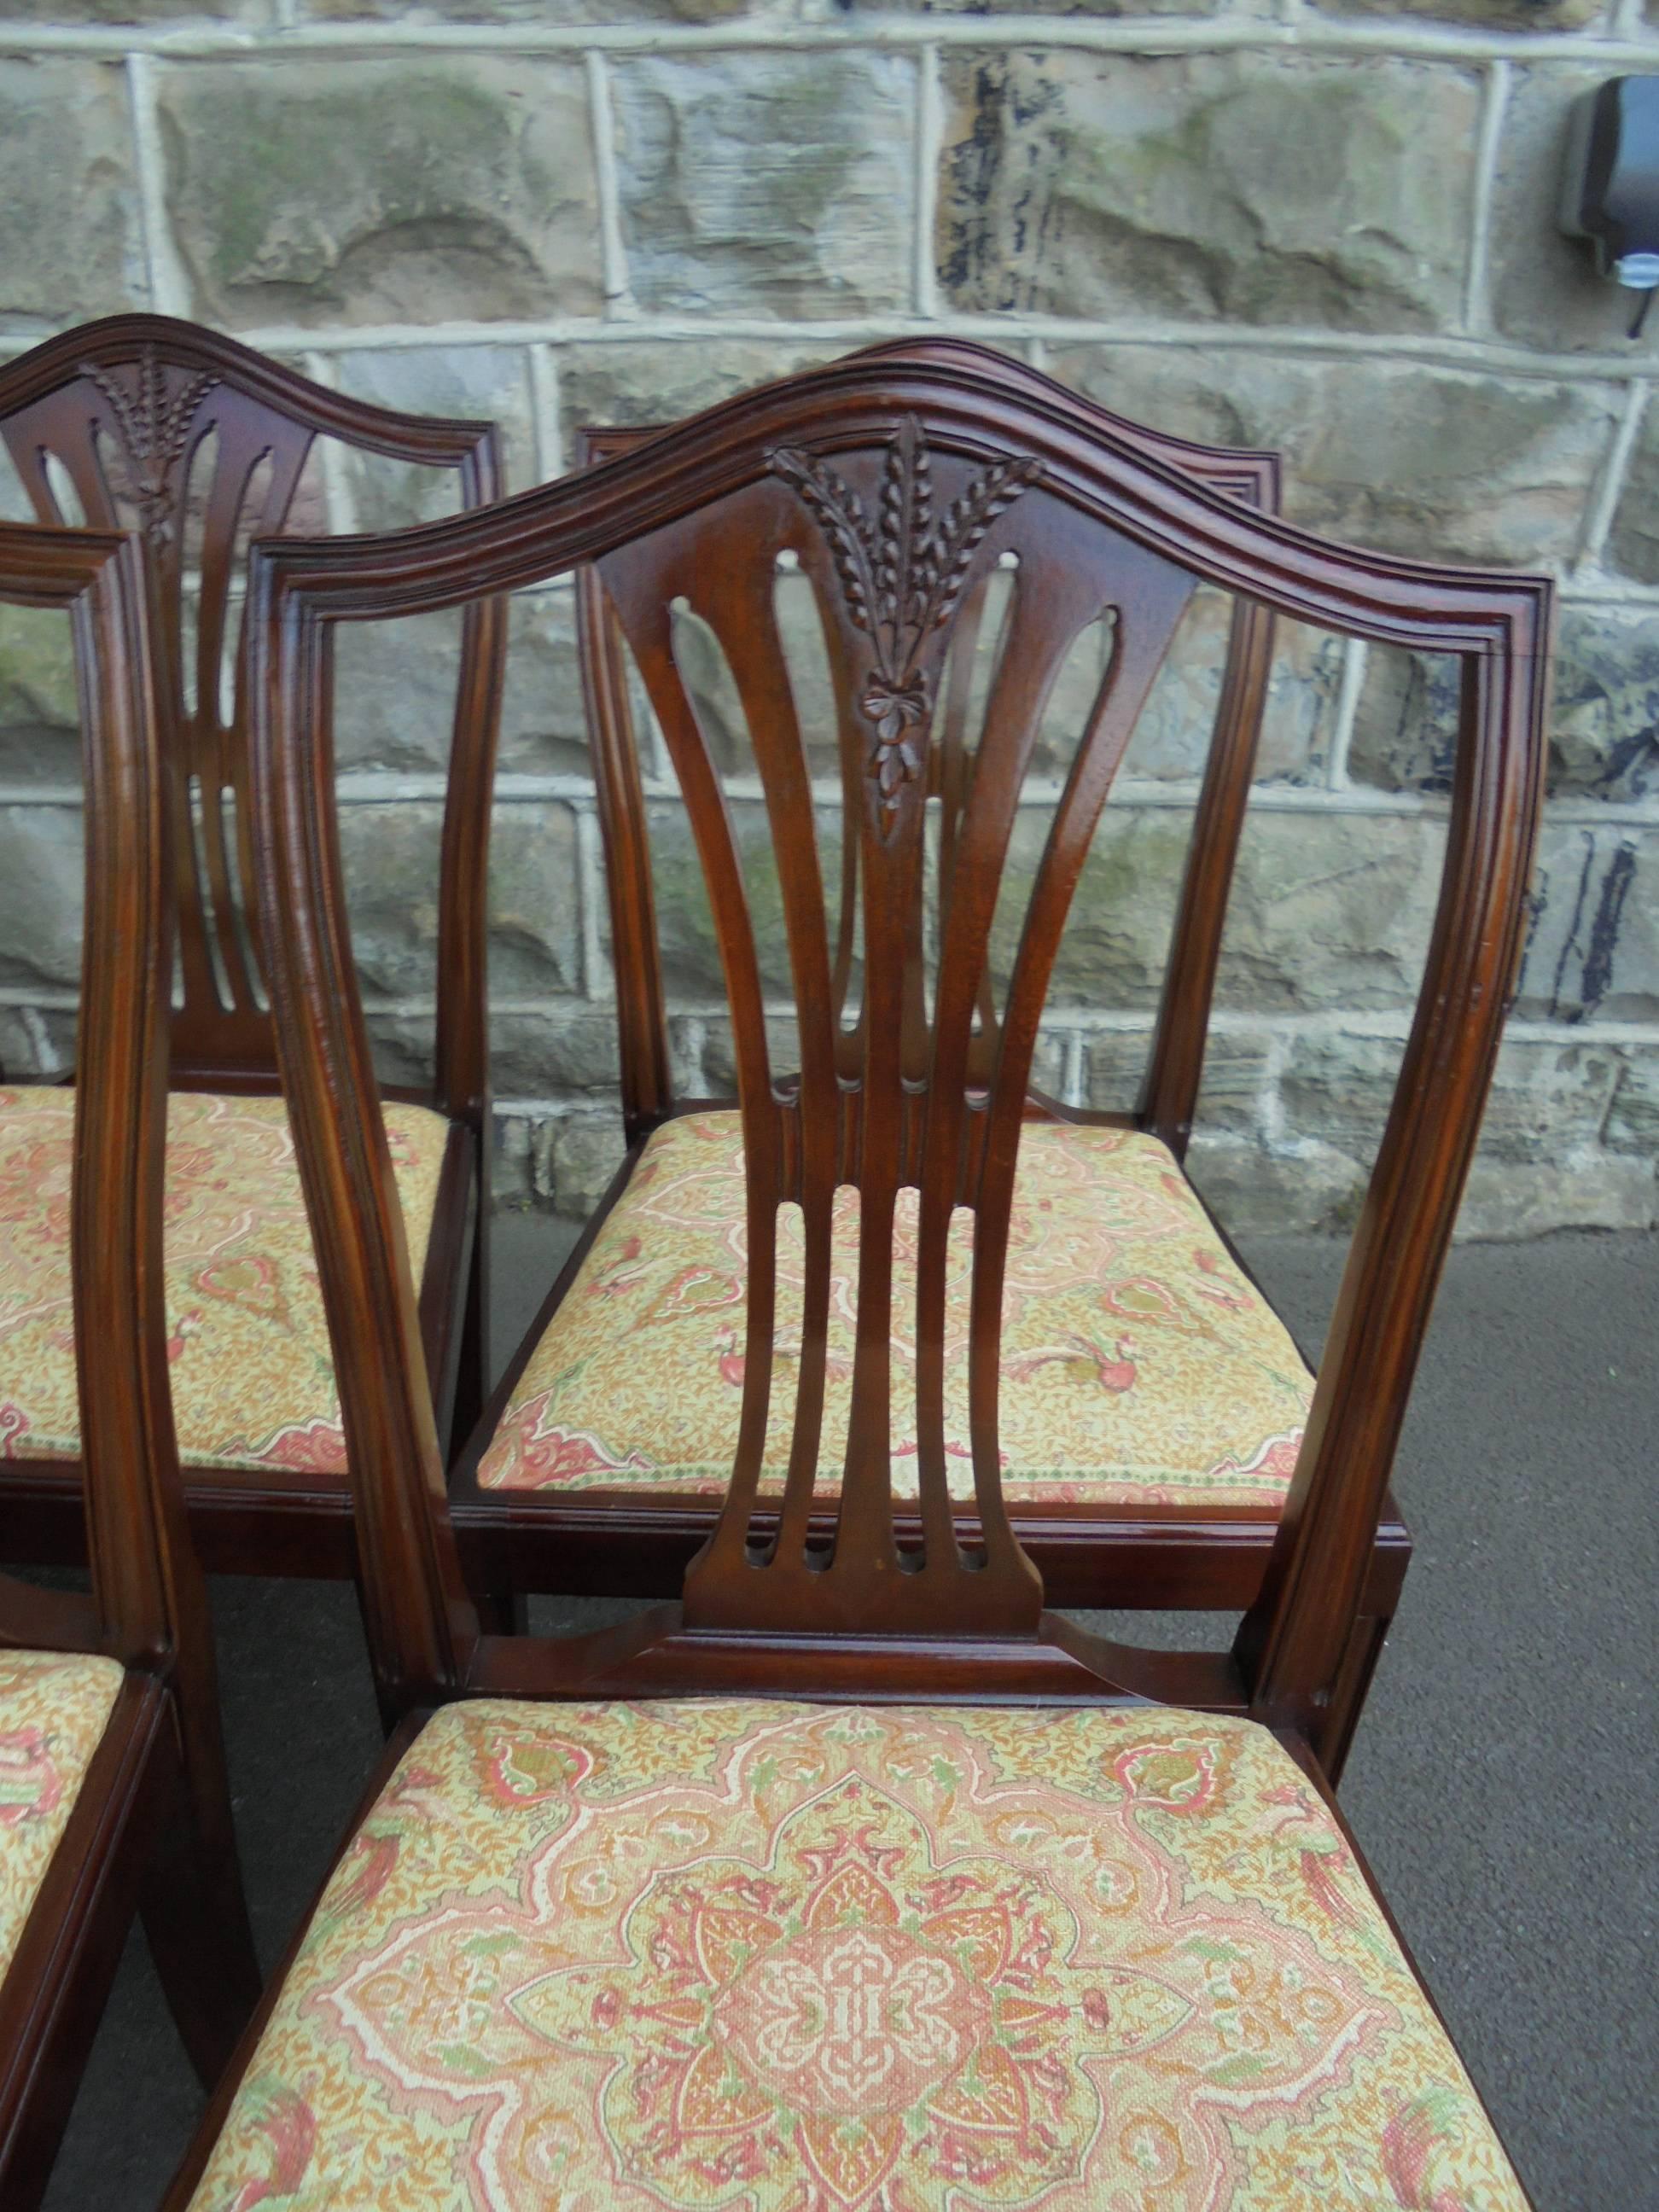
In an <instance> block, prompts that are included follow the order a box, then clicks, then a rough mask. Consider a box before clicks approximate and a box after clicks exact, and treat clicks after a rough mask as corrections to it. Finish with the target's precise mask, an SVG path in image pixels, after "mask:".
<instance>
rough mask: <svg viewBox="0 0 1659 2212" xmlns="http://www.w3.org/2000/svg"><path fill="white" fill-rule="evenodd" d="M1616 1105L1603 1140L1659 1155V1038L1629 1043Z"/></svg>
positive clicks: (1618, 1149) (1645, 1155) (1652, 1156)
mask: <svg viewBox="0 0 1659 2212" xmlns="http://www.w3.org/2000/svg"><path fill="white" fill-rule="evenodd" d="M1620 1060H1621V1061H1622V1063H1623V1064H1622V1066H1621V1067H1620V1075H1619V1084H1618V1087H1617V1089H1616V1090H1615V1091H1614V1092H1613V1104H1612V1107H1611V1108H1610V1109H1609V1110H1608V1114H1607V1121H1606V1122H1605V1124H1604V1125H1603V1127H1602V1131H1601V1139H1602V1142H1603V1143H1604V1144H1606V1145H1607V1146H1609V1147H1610V1149H1611V1150H1613V1152H1638V1153H1640V1154H1641V1156H1642V1157H1643V1158H1644V1159H1646V1160H1648V1161H1650V1162H1651V1161H1652V1160H1654V1159H1655V1158H1659V1041H1656V1043H1655V1044H1654V1045H1653V1046H1650V1047H1647V1048H1644V1047H1642V1046H1640V1045H1632V1046H1626V1047H1625V1048H1623V1050H1622V1052H1621V1053H1620Z"/></svg>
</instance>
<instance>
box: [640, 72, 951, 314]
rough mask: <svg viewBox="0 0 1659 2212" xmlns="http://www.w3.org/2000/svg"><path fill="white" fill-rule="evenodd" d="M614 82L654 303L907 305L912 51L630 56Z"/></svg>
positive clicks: (645, 277) (752, 309)
mask: <svg viewBox="0 0 1659 2212" xmlns="http://www.w3.org/2000/svg"><path fill="white" fill-rule="evenodd" d="M611 83H612V87H613V90H614V97H615V101H616V114H617V181H618V185H619V187H620V191H621V196H622V220H623V236H624V240H625V242H626V245H627V249H628V264H629V279H630V282H631V284H632V288H633V291H634V296H635V299H636V300H637V301H639V303H640V305H641V307H648V308H651V309H653V310H655V311H659V312H663V313H676V314H678V313H695V312H696V311H698V310H710V309H712V310H714V311H715V312H722V313H733V312H737V311H742V312H744V313H763V314H778V315H813V314H820V315H821V314H835V313H857V312H859V311H861V310H864V309H868V308H872V307H898V306H901V305H902V304H904V302H905V299H906V295H907V290H908V281H909V269H910V264H909V246H908V240H909V235H910V224H911V220H912V213H911V211H912V208H913V204H914V163H913V161H912V159H911V155H910V141H911V135H912V131H913V127H914V118H915V63H914V61H913V60H912V59H911V58H909V57H908V56H907V55H899V54H881V53H870V54H862V53H836V52H819V53H802V54H783V53H778V54H749V53H744V54H735V53H733V54H720V55H713V54H711V55H707V56H697V57H695V58H690V57H688V58H664V57H644V56H641V57H639V58H629V59H627V60H623V61H618V62H617V64H615V65H614V67H613V70H612V73H611Z"/></svg>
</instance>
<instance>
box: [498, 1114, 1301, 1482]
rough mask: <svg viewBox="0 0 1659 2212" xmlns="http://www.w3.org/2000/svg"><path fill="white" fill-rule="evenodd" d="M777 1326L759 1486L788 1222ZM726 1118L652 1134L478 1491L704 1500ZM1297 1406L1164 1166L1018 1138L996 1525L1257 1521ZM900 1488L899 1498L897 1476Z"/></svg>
mask: <svg viewBox="0 0 1659 2212" xmlns="http://www.w3.org/2000/svg"><path fill="white" fill-rule="evenodd" d="M856 1209H857V1198H856V1194H855V1193H854V1192H853V1191H852V1190H850V1189H847V1188H843V1189H842V1190H841V1191H840V1192H839V1193H838V1194H837V1199H836V1231H835V1260H834V1266H835V1271H836V1272H835V1280H834V1285H833V1288H832V1291H831V1298H830V1318H829V1373H828V1385H827V1389H826V1402H825V1411H824V1422H823V1437H822V1442H821V1446H820V1450H819V1474H818V1482H819V1488H820V1492H823V1493H829V1492H833V1490H834V1488H835V1487H836V1485H837V1484H838V1482H839V1479H840V1470H841V1465H842V1455H843V1453H844V1451H845V1449H846V1443H847V1420H848V1408H849V1405H850V1387H849V1386H850V1377H851V1374H852V1363H853V1346H854V1323H855V1320H856V1314H857V1301H858V1251H857V1211H856ZM970 1223H971V1216H970V1215H969V1214H968V1213H967V1212H963V1211H958V1212H957V1217H956V1220H955V1223H954V1225H953V1229H952V1235H951V1278H950V1288H949V1292H948V1297H947V1305H946V1370H945V1447H946V1452H947V1462H946V1463H947V1467H948V1468H949V1471H950V1475H951V1487H952V1491H953V1492H955V1493H956V1494H957V1495H958V1496H960V1497H963V1498H969V1497H971V1496H972V1492H973V1474H972V1463H971V1460H970V1457H969V1447H968V1292H969V1256H970V1249H971V1247H970V1233H971V1232H970ZM915 1232H916V1194H915V1192H914V1191H902V1192H901V1193H900V1194H899V1215H898V1224H897V1227H896V1232H895V1241H894V1250H895V1266H894V1294H893V1311H894V1315H895V1317H896V1333H895V1337H894V1346H895V1354H896V1356H895V1360H894V1370H895V1371H894V1388H893V1407H894V1412H893V1420H894V1431H893V1460H894V1467H895V1471H896V1477H897V1482H898V1486H899V1487H900V1488H901V1489H903V1488H904V1487H905V1482H904V1476H905V1472H906V1469H907V1466H908V1467H909V1468H912V1469H913V1468H914V1464H915V1449H916V1445H915V1424H914V1415H913V1412H912V1408H913V1407H914V1405H915V1392H914V1389H913V1388H910V1387H908V1386H907V1385H906V1383H905V1372H904V1370H905V1368H906V1365H907V1364H908V1363H909V1362H911V1361H913V1359H914V1356H915V1346H914V1334H913V1325H912V1322H911V1316H913V1315H914V1312H915V1258H916V1234H915ZM778 1243H779V1255H778V1257H779V1267H778V1272H779V1294H778V1328H777V1332H776V1338H775V1351H774V1353H773V1384H772V1399H771V1419H770V1425H769V1433H768V1437H767V1449H766V1466H765V1474H764V1478H763V1480H764V1484H765V1486H766V1487H768V1488H771V1489H781V1487H782V1485H783V1480H784V1476H785V1474H786V1473H787V1467H788V1443H789V1431H790V1425H791V1421H792V1419H793V1406H794V1395H795V1375H796V1362H797V1360H798V1358H799V1346H800V1318H799V1317H800V1304H801V1283H802V1239H801V1228H800V1212H799V1207H796V1206H787V1207H786V1208H784V1209H783V1212H782V1214H781V1219H780V1224H779V1238H778ZM745 1267H746V1246H745V1233H744V1181H743V1142H742V1133H741V1128H740V1125H739V1121H738V1115H736V1114H732V1113H720V1114H705V1115H695V1116H687V1117H685V1118H684V1119H683V1120H679V1121H671V1122H669V1123H667V1124H666V1125H665V1127H662V1128H661V1129H659V1130H658V1131H657V1133H655V1135H654V1136H653V1138H652V1139H651V1141H650V1143H649V1144H648V1145H647V1147H646V1150H645V1152H644V1154H643V1155H642V1157H641V1160H640V1164H639V1166H638V1167H637V1168H636V1170H635V1173H634V1176H633V1177H632V1179H631V1181H630V1182H629V1186H628V1188H627V1190H626V1192H625V1193H624V1194H623V1198H622V1199H621V1200H620V1201H619V1203H618V1204H617V1207H616V1209H615V1211H614V1212H612V1213H611V1217H610V1219H609V1220H608V1222H607V1223H606V1225H605V1229H604V1231H602V1233H601V1234H600V1236H599V1238H598V1239H597V1241H596V1242H595V1243H594V1246H593V1249H592V1251H591V1252H590V1253H589V1254H588V1255H587V1258H586V1261H584V1263H583V1265H582V1267H581V1270H580V1273H579V1274H578V1276H577V1278H576V1280H575V1282H574V1285H572V1288H571V1291H570V1294H569V1296H568V1297H567V1298H566V1299H565V1300H564V1302H563V1304H562V1305H561V1307H560V1309H559V1310H558V1312H557V1314H556V1316H554V1319H553V1321H552V1322H551V1324H550V1327H549V1328H548V1330H547V1333H546V1334H545V1335H544V1337H543V1339H542V1340H541V1343H540V1344H539V1346H538V1347H537V1349H536V1351H535V1353H534V1354H533V1356H532V1358H531V1361H530V1363H529V1365H528V1366H527V1367H526V1370H525V1373H524V1376H523V1377H522V1379H521V1381H520V1383H519V1386H518V1388H517V1389H516V1390H515V1391H514V1393H513V1398H512V1401H511V1403H510V1404H509V1406H508V1407H507V1412H506V1413H505V1414H504V1415H503V1417H502V1419H501V1425H500V1426H499V1428H498V1429H497V1431H496V1433H495V1438H494V1440H493V1442H492V1443H491V1444H490V1447H489V1451H488V1453H487V1454H486V1455H485V1456H484V1459H483V1462H482V1463H481V1465H480V1467H479V1469H478V1480H479V1482H480V1483H481V1484H482V1485H483V1486H484V1487H485V1488H487V1489H502V1490H557V1491H565V1492H572V1491H586V1490H616V1489H618V1488H628V1489H635V1488H638V1487H647V1488H651V1489H658V1490H663V1489H666V1490H674V1491H678V1492H686V1491H713V1492H720V1491H723V1490H724V1489H725V1487H726V1482H727V1480H729V1478H730V1475H731V1470H732V1457H733V1455H734V1453H735V1452H736V1449H737V1441H738V1409H739V1407H740V1404H741V1401H742V1392H743V1377H744V1279H745ZM1312 1390H1313V1383H1312V1378H1311V1376H1310V1375H1309V1373H1308V1370H1307V1369H1306V1368H1305V1366H1304V1364H1303V1362H1302V1360H1301V1358H1299V1356H1298V1355H1297V1350H1296V1347H1295V1346H1294V1345H1293V1344H1292V1343H1291V1340H1290V1338H1289V1336H1288V1335H1287V1334H1285V1329H1284V1328H1283V1327H1282V1326H1281V1325H1280V1323H1279V1320H1278V1319H1277V1317H1276V1316H1274V1315H1273V1313H1272V1312H1271V1311H1270V1310H1269V1309H1268V1308H1267V1306H1266V1305H1265V1304H1263V1303H1262V1301H1261V1298H1259V1297H1257V1296H1256V1294H1255V1291H1253V1290H1252V1289H1251V1287H1250V1285H1249V1284H1248V1283H1247V1282H1246V1281H1245V1280H1244V1279H1243V1276H1242V1275H1241V1274H1240V1273H1239V1271H1238V1270H1237V1267H1234V1266H1233V1264H1232V1262H1231V1260H1230V1259H1229V1258H1228V1256H1227V1255H1226V1252H1225V1249H1223V1247H1222V1246H1221V1244H1220V1243H1218V1240H1217V1237H1216V1234H1215V1231H1214V1229H1213V1227H1212V1225H1211V1223H1210V1221H1209V1220H1208V1218H1207V1217H1206V1215H1205V1213H1204V1212H1203V1209H1202V1208H1201V1207H1200V1205H1199V1203H1198V1200H1197V1199H1196V1198H1195V1197H1194V1194H1193V1191H1192V1188H1191V1187H1190V1185H1189V1184H1188V1182H1187V1181H1186V1180H1185V1178H1184V1177H1183V1176H1182V1174H1181V1172H1180V1170H1178V1169H1177V1167H1176V1164H1175V1160H1174V1158H1172V1156H1171V1155H1170V1152H1168V1150H1167V1149H1166V1148H1165V1147H1164V1146H1163V1145H1161V1144H1159V1143H1158V1140H1157V1139H1156V1138H1153V1137H1146V1136H1139V1135H1135V1134H1132V1133H1128V1132H1126V1131H1121V1130H1116V1129H1099V1128H1075V1127H1066V1126H1065V1125H1064V1124H1060V1123H1055V1122H1028V1123H1027V1125H1026V1127H1025V1128H1024V1132H1023V1133H1022V1136H1021V1139H1020V1153H1019V1169H1018V1179H1017V1182H1016V1186H1015V1194H1014V1209H1013V1218H1012V1226H1011V1230H1010V1236H1009V1251H1008V1267H1007V1285H1006V1294H1005V1297H1004V1301H1003V1341H1002V1400H1001V1421H1000V1441H1001V1448H1002V1453H1003V1487H1004V1491H1005V1493H1006V1496H1007V1497H1008V1498H1010V1499H1011V1500H1012V1501H1013V1502H1014V1503H1016V1504H1018V1503H1019V1502H1020V1501H1022V1500H1024V1501H1028V1502H1046V1503H1053V1504H1070V1503H1086V1504H1102V1505H1124V1504H1128V1505H1149V1504H1201V1505H1204V1506H1210V1507H1217V1506H1218V1507H1224V1508H1225V1507H1226V1506H1229V1505H1239V1506H1246V1505H1256V1506H1260V1505H1268V1506H1271V1505H1276V1504H1279V1501H1280V1500H1281V1499H1282V1498H1283V1496H1284V1493H1285V1489H1286V1488H1287V1486H1288V1485H1289V1482H1290V1479H1291V1474H1293V1473H1294V1471H1295V1467H1296V1455H1297V1447H1298V1446H1299V1444H1300V1443H1301V1441H1302V1430H1303V1424H1304V1420H1305V1419H1306V1415H1307V1410H1308V1404H1309V1401H1310V1397H1311V1395H1312ZM908 1490H909V1492H910V1493H911V1494H912V1495H914V1493H915V1476H914V1473H912V1474H911V1476H910V1480H909V1483H908Z"/></svg>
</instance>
